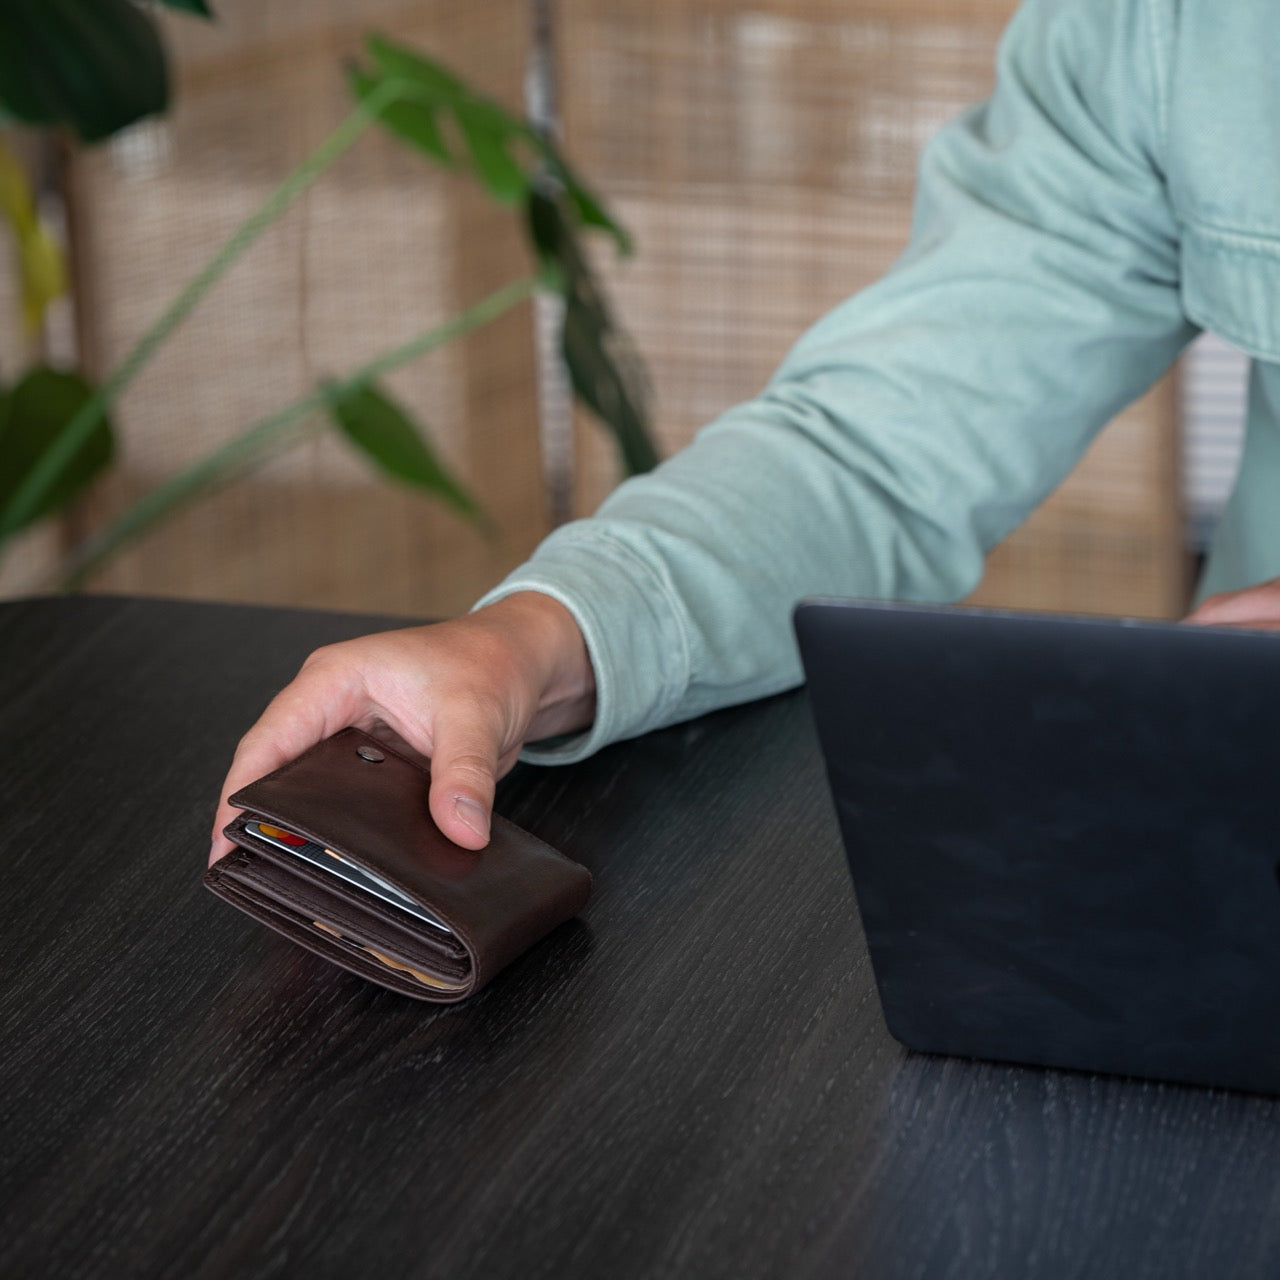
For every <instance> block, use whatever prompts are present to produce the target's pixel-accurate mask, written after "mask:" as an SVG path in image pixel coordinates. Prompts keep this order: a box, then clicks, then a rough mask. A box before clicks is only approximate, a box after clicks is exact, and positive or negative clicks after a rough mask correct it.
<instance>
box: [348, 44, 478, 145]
mask: <svg viewBox="0 0 1280 1280" xmlns="http://www.w3.org/2000/svg"><path fill="white" fill-rule="evenodd" d="M347 80H348V81H349V83H350V85H351V91H352V93H353V94H354V95H355V96H356V98H357V99H358V100H359V101H361V102H363V101H364V100H365V99H366V98H368V97H369V95H370V94H371V93H373V92H374V90H375V89H377V88H378V86H379V85H380V84H381V83H382V81H381V80H379V79H378V78H377V77H376V76H373V75H370V74H369V73H368V72H367V71H364V70H362V69H361V68H360V67H357V66H352V67H348V68H347ZM439 114H440V107H438V106H435V105H433V104H431V103H429V102H421V101H416V100H402V101H400V102H393V103H392V104H391V105H390V106H389V107H383V109H382V111H381V112H380V113H379V115H378V119H379V120H380V121H381V122H382V124H383V125H385V126H386V127H387V128H388V129H390V130H391V132H392V133H394V134H397V135H398V136H399V137H401V138H403V139H404V141H406V142H408V143H410V144H411V145H413V146H415V147H417V148H418V149H419V150H421V151H425V152H426V153H427V154H428V155H430V156H433V157H434V158H435V159H436V160H438V161H440V162H441V163H442V164H446V165H450V166H452V165H453V164H455V163H456V158H455V156H454V154H453V152H452V151H451V150H450V149H449V144H448V143H447V142H446V141H445V138H444V134H443V133H441V131H440V125H439Z"/></svg>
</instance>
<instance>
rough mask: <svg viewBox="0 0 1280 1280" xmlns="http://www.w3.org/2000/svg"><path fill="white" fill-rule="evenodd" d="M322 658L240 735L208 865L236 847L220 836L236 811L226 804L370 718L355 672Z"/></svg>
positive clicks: (311, 661) (306, 668) (304, 670)
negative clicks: (258, 780) (321, 743)
mask: <svg viewBox="0 0 1280 1280" xmlns="http://www.w3.org/2000/svg"><path fill="white" fill-rule="evenodd" d="M318 656H319V655H316V656H313V658H311V659H308V663H307V665H305V666H304V667H303V668H302V670H301V671H300V672H299V673H298V675H297V677H296V678H295V679H294V680H293V682H292V683H291V684H288V685H286V686H285V688H284V689H282V690H281V691H280V692H279V693H278V694H277V695H276V696H275V698H274V699H273V700H272V701H271V703H270V705H269V706H268V707H267V709H266V711H264V712H263V713H262V717H261V719H259V721H258V723H257V724H255V725H254V726H253V728H252V729H250V730H249V732H248V733H246V734H245V736H244V737H243V738H241V740H240V744H239V746H238V747H237V748H236V753H235V758H234V759H233V760H232V762H231V768H230V770H229V771H228V773H227V778H226V781H225V782H224V783H223V787H222V795H221V798H220V799H219V801H218V810H217V814H216V815H215V817H214V822H213V838H212V844H211V846H210V849H209V865H210V866H212V865H213V864H214V863H215V862H216V861H217V860H218V859H219V858H221V857H222V856H223V855H224V854H226V853H228V852H230V850H231V847H232V846H231V841H230V840H228V839H227V838H226V837H225V836H224V835H223V834H222V829H223V828H224V827H225V826H226V825H227V824H228V823H229V822H230V821H231V820H232V819H233V818H234V817H235V815H236V810H235V809H234V808H233V807H232V805H231V804H230V803H228V799H229V797H230V796H232V795H234V794H235V793H236V792H237V791H239V790H240V788H241V787H244V786H247V785H248V784H249V783H250V782H253V781H254V779H256V778H260V777H262V775H263V774H265V773H270V772H271V771H272V770H273V769H278V768H279V767H280V766H281V765H282V764H285V763H287V762H288V761H290V760H293V759H294V758H296V757H297V756H300V755H301V754H302V753H303V752H304V751H306V750H307V749H308V748H309V747H312V746H314V745H315V744H316V743H317V742H319V741H320V740H321V739H322V738H327V737H328V736H329V735H330V734H331V733H336V732H337V731H338V730H339V729H342V728H345V727H346V726H347V725H349V724H358V723H360V722H361V720H362V719H363V718H365V717H367V715H368V704H367V701H366V700H364V699H362V697H361V690H362V684H361V682H360V681H359V679H358V678H354V676H355V673H353V672H352V671H351V670H349V669H344V668H335V667H326V666H325V664H324V663H323V662H322V661H317V658H318Z"/></svg>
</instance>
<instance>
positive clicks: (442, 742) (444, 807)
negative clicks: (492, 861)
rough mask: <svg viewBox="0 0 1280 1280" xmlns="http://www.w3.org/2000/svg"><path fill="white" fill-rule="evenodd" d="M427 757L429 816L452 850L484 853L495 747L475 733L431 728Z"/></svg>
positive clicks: (495, 764) (495, 766) (472, 728)
mask: <svg viewBox="0 0 1280 1280" xmlns="http://www.w3.org/2000/svg"><path fill="white" fill-rule="evenodd" d="M434 745H435V749H434V750H433V751H432V753H431V798H430V805H431V816H432V817H433V818H434V819H435V822H436V826H438V827H439V828H440V830H441V831H443V832H444V834H445V835H446V836H448V837H449V839H450V840H452V841H453V842H454V844H460V845H462V847H463V848H464V849H483V848H484V847H485V845H487V844H488V843H489V821H490V815H491V814H492V812H493V791H494V785H495V778H496V777H497V772H498V744H497V743H496V742H494V741H492V740H491V739H490V738H489V737H487V736H486V735H485V734H484V732H483V731H481V730H479V729H477V727H476V725H475V724H474V723H470V724H468V725H467V726H466V727H465V728H463V727H453V728H449V727H447V726H441V725H439V724H437V726H436V741H435V744H434Z"/></svg>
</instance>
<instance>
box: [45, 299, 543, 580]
mask: <svg viewBox="0 0 1280 1280" xmlns="http://www.w3.org/2000/svg"><path fill="white" fill-rule="evenodd" d="M538 283H539V282H538V277H537V276H526V277H522V278H521V279H519V280H514V281H512V282H511V283H510V284H507V285H504V286H503V287H502V288H501V289H497V290H495V291H494V292H493V293H491V294H489V295H488V296H487V297H485V298H482V299H481V300H480V301H479V302H477V303H475V304H474V305H473V306H470V307H468V308H467V309H466V310H465V311H460V312H459V313H458V314H457V315H456V316H453V317H452V318H451V319H449V320H446V321H445V322H444V323H443V324H441V325H437V326H436V327H435V328H434V329H428V330H427V331H426V332H425V333H420V334H418V335H417V337H414V338H410V339H409V341H408V342H404V343H401V345H400V346H398V347H393V348H392V349H391V350H390V351H388V352H385V353H384V354H383V355H380V356H378V357H377V358H376V359H373V360H370V361H369V362H368V363H367V364H363V365H361V366H360V367H359V368H358V369H356V370H355V372H354V373H351V374H349V375H348V376H347V377H345V378H343V379H340V380H338V381H335V382H330V383H328V384H326V385H325V386H322V387H318V388H316V390H315V391H312V392H310V393H308V394H307V395H305V396H303V397H302V398H301V399H299V400H295V401H294V402H293V403H292V404H288V405H285V407H284V408H282V409H277V410H276V411H275V413H272V414H268V415H267V416H266V417H265V418H260V419H259V420H258V421H257V422H255V423H254V424H253V425H252V426H251V427H249V428H247V429H246V430H245V431H244V432H243V433H242V434H241V435H238V436H237V437H236V438H235V439H234V440H231V441H229V442H228V443H227V444H225V445H223V446H222V448H221V449H217V450H215V451H214V452H213V453H211V454H208V455H206V456H205V457H203V458H201V459H199V461H197V462H194V463H192V465H191V466H189V467H188V468H187V469H186V470H185V471H180V472H178V474H177V475H175V476H171V477H170V478H169V479H168V480H166V481H164V482H163V483H162V484H159V485H157V486H156V487H155V488H154V489H152V490H151V491H150V492H149V493H147V494H146V495H144V496H143V497H142V498H140V499H139V500H138V501H137V502H135V503H134V504H133V506H131V507H130V508H128V510H126V511H124V512H122V513H121V514H120V515H119V516H118V517H117V518H116V519H115V520H114V521H112V522H111V524H109V525H108V526H107V527H106V528H105V529H102V530H100V531H99V532H98V533H96V534H95V535H94V536H93V537H91V538H89V539H88V540H87V541H86V542H84V543H83V544H82V545H81V546H80V547H78V548H77V549H76V550H75V551H74V552H73V553H72V554H71V556H70V558H69V560H68V562H67V564H66V565H65V566H64V568H63V571H62V577H61V580H60V582H59V586H60V588H61V589H62V590H63V591H73V590H75V589H76V588H77V587H79V586H80V585H81V584H82V583H83V582H84V579H85V578H86V577H87V575H88V574H89V573H90V572H92V571H93V569H95V568H96V567H97V566H98V565H99V564H101V563H102V561H103V560H105V559H106V558H107V557H108V556H110V555H112V554H113V553H114V552H116V551H118V550H119V549H120V548H121V547H122V546H124V545H125V544H126V543H128V542H131V541H133V539H135V538H137V537H138V536H140V535H141V534H142V533H144V532H145V531H146V530H147V529H148V528H149V527H150V526H151V525H152V524H154V523H155V522H156V521H157V520H160V519H162V518H163V517H164V516H165V515H167V514H168V513H169V512H170V511H171V510H172V509H173V508H174V507H176V506H178V505H179V504H181V503H183V502H185V501H187V499H189V498H191V497H193V496H194V495H196V494H198V493H200V492H202V491H211V490H213V489H214V488H217V487H220V486H222V485H223V484H226V483H228V482H229V481H231V480H234V479H236V478H237V477H238V476H241V475H243V474H244V473H245V472H246V471H249V470H250V469H252V468H253V467H254V466H255V465H256V464H257V463H258V462H260V461H262V460H263V459H264V458H266V457H268V456H270V455H271V454H272V453H278V452H280V451H281V450H283V449H285V448H287V447H288V446H289V445H292V444H294V443H296V442H297V440H298V439H299V438H301V437H302V436H303V435H305V434H307V433H308V432H309V431H312V430H315V427H314V426H311V425H308V424H307V423H306V419H307V418H308V417H310V415H312V414H313V413H315V412H316V411H317V410H319V409H324V408H326V407H327V406H329V405H331V404H333V403H334V402H335V401H336V400H338V399H340V398H341V397H342V396H344V395H346V394H347V393H348V392H350V391H352V390H354V389H355V388H357V387H359V386H362V385H364V384H365V383H369V382H372V381H374V379H376V378H378V377H380V376H381V375H382V374H384V373H388V372H390V371H391V370H392V369H397V368H399V367H400V366H401V365H403V364H408V363H409V362H410V361H411V360H416V359H417V358H418V356H421V355H425V354H426V353H427V352H428V351H432V350H434V349H435V348H436V347H440V346H443V345H444V344H445V343H447V342H452V341H453V339H455V338H459V337H461V336H462V335H463V334H466V333H470V332H471V331H472V330H473V329H479V328H481V327H483V326H484V325H486V324H488V323H489V322H490V321H491V320H495V319H496V318H497V317H498V316H500V315H502V313H503V312H505V311H509V310H511V308H512V307H515V306H518V305H519V304H520V303H521V302H523V301H525V299H527V298H529V297H531V296H532V295H533V294H534V293H535V292H536V290H537V288H538Z"/></svg>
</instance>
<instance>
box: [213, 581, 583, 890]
mask: <svg viewBox="0 0 1280 1280" xmlns="http://www.w3.org/2000/svg"><path fill="white" fill-rule="evenodd" d="M594 715H595V677H594V673H593V672H592V669H591V662H590V659H589V658H588V656H587V648H586V644H585V642H584V641H583V639H582V633H581V632H580V631H579V630H578V627H577V624H576V623H575V622H574V620H573V616H572V614H570V613H569V611H568V610H567V609H565V608H564V606H563V605H561V604H560V603H559V602H558V601H556V600H553V599H552V598H551V597H550V596H544V595H541V594H538V593H535V592H519V593H517V594H515V595H510V596H506V597H504V598H503V599H501V600H499V601H497V602H496V603H494V604H492V605H489V606H488V607H487V608H484V609H479V610H477V611H476V612H475V613H472V614H468V615H467V616H465V617H462V618H457V619H455V620H454V621H452V622H441V623H436V624H434V625H432V626H426V627H410V628H407V629H406V630H403V631H388V632H384V633H382V634H380V635H372V636H363V637H361V638H360V639H358V640H348V641H346V642H344V643H342V644H334V645H328V646H326V647H325V648H323V649H317V650H316V651H315V652H314V653H313V654H312V655H311V656H310V657H309V658H308V659H307V660H306V662H304V663H303V664H302V670H301V671H299V672H298V674H297V676H296V677H295V678H294V680H293V682H292V683H291V684H289V685H286V686H285V688H284V689H282V690H281V691H280V692H279V693H278V694H277V695H276V696H275V698H273V699H272V701H271V704H270V705H269V706H268V707H267V709H266V710H265V711H264V712H263V713H262V718H261V719H260V720H259V721H258V723H257V724H255V725H254V726H253V728H252V729H250V730H249V732H248V733H246V734H245V736H244V737H243V738H242V739H241V740H240V745H239V746H238V747H237V749H236V754H235V759H234V760H233V761H232V764H231V770H230V772H229V773H228V774H227V779H226V782H225V783H224V784H223V788H222V799H221V801H220V803H219V805H218V813H217V817H216V818H215V820H214V824H213V847H212V849H211V851H210V854H209V862H210V864H211V865H212V863H214V862H216V861H217V860H218V859H219V858H220V857H222V855H223V854H225V853H227V852H228V851H229V850H230V849H231V842H230V841H229V840H227V838H226V837H225V836H223V835H222V829H223V827H225V826H226V825H227V823H229V822H230V821H231V820H232V818H233V817H235V813H236V811H235V810H234V809H233V808H232V807H231V806H230V805H229V804H228V803H227V797H228V796H230V795H231V794H233V793H234V792H235V791H237V790H239V789H240V788H241V787H243V786H245V785H247V784H248V783H250V782H252V781H253V780H254V779H255V778H260V777H261V776H262V775H263V774H264V773H270V772H271V770H273V769H276V768H279V766H280V765H282V764H284V763H285V762H286V761H289V760H292V759H294V758H295V757H296V756H299V755H301V754H302V752H304V751H305V750H306V749H307V748H308V747H311V746H314V745H315V744H316V743H317V742H319V741H320V740H321V739H322V738H327V737H329V735H330V734H334V733H337V732H338V730H339V729H345V728H347V727H348V726H350V725H354V726H356V727H357V728H360V729H366V730H370V729H376V728H377V726H379V725H387V726H389V727H390V728H392V729H394V730H395V731H396V732H397V733H398V734H399V735H400V736H401V737H402V738H404V739H405V741H406V742H408V743H409V744H410V745H411V746H413V747H414V748H415V749H417V750H418V751H420V752H422V754H423V755H425V756H430V757H431V795H430V806H431V816H432V817H433V818H434V819H435V821H436V825H437V826H438V827H439V828H440V829H441V831H443V832H444V834H445V835H447V836H448V837H449V839H450V840H452V841H454V842H455V843H456V844H460V845H463V846H464V847H465V848H468V849H482V848H483V847H484V846H485V845H486V844H487V843H488V841H489V817H490V813H491V811H492V808H493V791H494V784H495V781H496V779H497V778H499V777H501V776H502V775H503V774H504V773H506V772H507V771H508V770H509V769H510V768H511V766H512V765H513V764H515V762H516V757H517V756H518V755H519V753H520V748H521V746H522V745H523V744H524V743H525V742H526V741H528V740H537V739H539V738H545V737H549V736H551V735H552V734H557V733H567V732H569V731H571V730H574V729H581V728H585V727H586V726H587V725H589V724H590V723H591V721H592V719H593V718H594Z"/></svg>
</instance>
